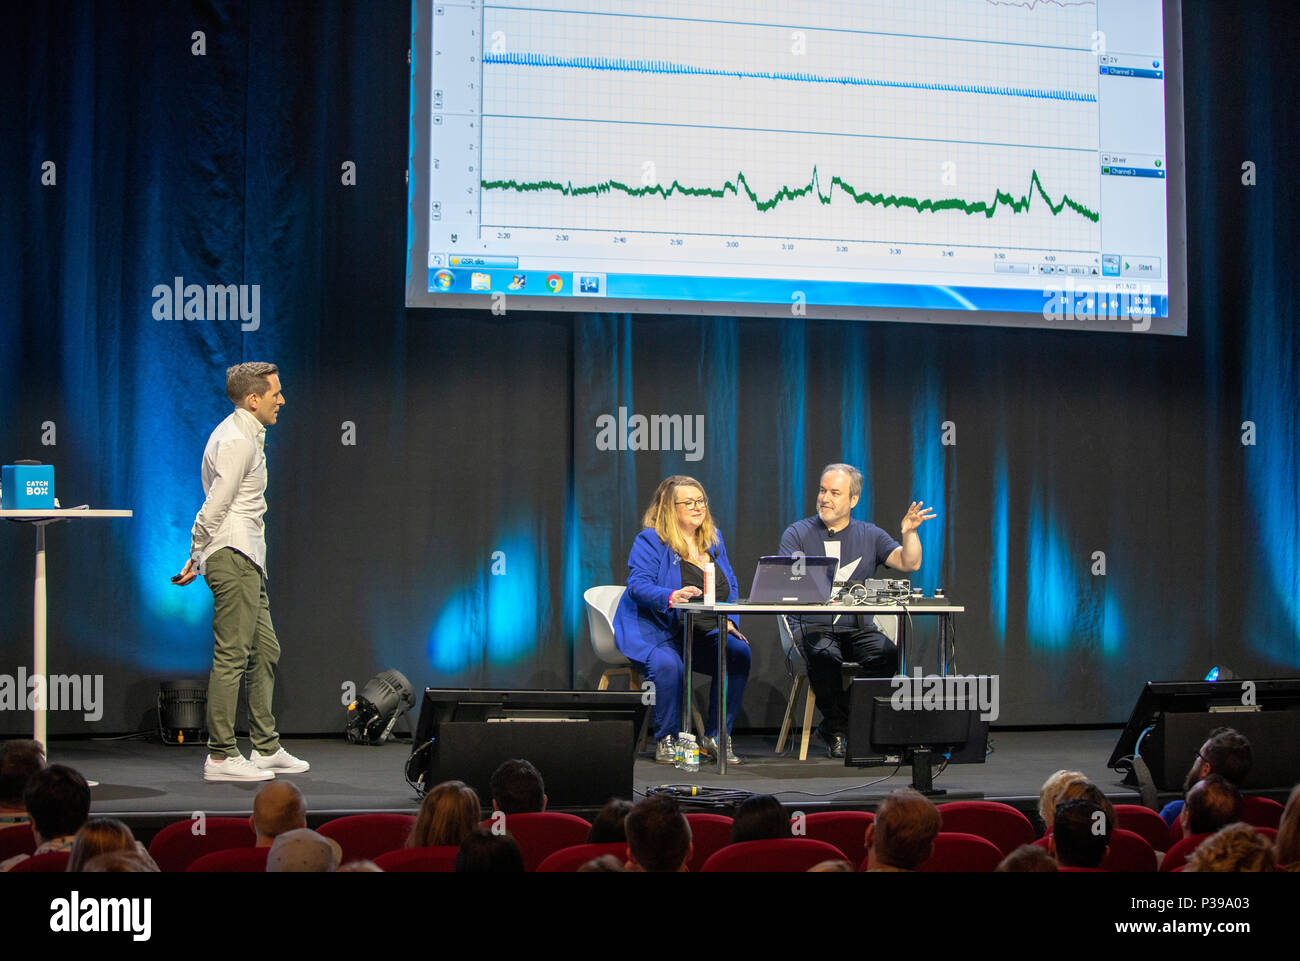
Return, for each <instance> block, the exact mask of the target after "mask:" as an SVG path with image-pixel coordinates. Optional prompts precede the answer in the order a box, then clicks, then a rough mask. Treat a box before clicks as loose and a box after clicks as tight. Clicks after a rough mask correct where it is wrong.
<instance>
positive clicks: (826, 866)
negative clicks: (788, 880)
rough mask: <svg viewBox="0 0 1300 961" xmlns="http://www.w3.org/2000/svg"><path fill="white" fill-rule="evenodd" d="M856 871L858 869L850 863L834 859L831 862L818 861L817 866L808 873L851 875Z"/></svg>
mask: <svg viewBox="0 0 1300 961" xmlns="http://www.w3.org/2000/svg"><path fill="white" fill-rule="evenodd" d="M856 870H857V868H855V867H854V866H853V865H851V864H849V862H848V861H843V860H840V859H839V858H834V859H832V860H830V861H818V862H817V863H816V864H814V865H813V866H812V867H810V868H809V869H808V873H809V874H849V873H851V872H853V871H856Z"/></svg>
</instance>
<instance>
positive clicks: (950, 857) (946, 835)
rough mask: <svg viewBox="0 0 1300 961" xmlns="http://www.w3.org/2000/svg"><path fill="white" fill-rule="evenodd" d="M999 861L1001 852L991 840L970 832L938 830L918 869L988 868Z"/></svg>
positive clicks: (957, 869) (927, 870)
mask: <svg viewBox="0 0 1300 961" xmlns="http://www.w3.org/2000/svg"><path fill="white" fill-rule="evenodd" d="M1001 863H1002V852H1001V851H1000V850H999V849H998V846H997V845H996V844H994V843H993V842H992V841H989V840H987V839H985V838H981V837H977V836H976V835H974V834H958V833H954V832H950V831H940V832H939V835H938V837H936V838H935V839H934V850H933V851H932V852H930V857H929V858H928V859H927V860H926V861H925V863H924V864H922V865H921V866H920V867H918V868H917V870H918V871H924V872H926V873H933V872H939V871H992V870H993V869H995V868H996V867H997V866H998V865H999V864H1001Z"/></svg>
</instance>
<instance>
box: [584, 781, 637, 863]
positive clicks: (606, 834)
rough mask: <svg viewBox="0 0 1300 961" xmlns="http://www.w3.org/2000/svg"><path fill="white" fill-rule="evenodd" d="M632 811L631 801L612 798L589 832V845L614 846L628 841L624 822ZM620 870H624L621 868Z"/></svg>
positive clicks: (597, 816)
mask: <svg viewBox="0 0 1300 961" xmlns="http://www.w3.org/2000/svg"><path fill="white" fill-rule="evenodd" d="M631 810H632V802H631V801H623V800H620V799H619V798H611V799H610V800H608V801H606V802H605V806H604V807H603V808H601V809H600V813H599V814H597V815H596V817H595V820H593V821H592V822H591V830H590V831H588V832H587V843H588V844H614V843H616V842H619V841H626V840H627V831H625V830H624V829H623V822H624V821H625V820H626V819H627V815H628V812H629V811H631ZM620 870H622V869H621V868H620Z"/></svg>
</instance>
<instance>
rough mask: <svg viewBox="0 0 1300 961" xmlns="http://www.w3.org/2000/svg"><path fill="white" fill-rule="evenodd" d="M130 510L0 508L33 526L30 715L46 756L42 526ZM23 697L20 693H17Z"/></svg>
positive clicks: (8, 517) (1, 514) (1, 515)
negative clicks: (34, 681)
mask: <svg viewBox="0 0 1300 961" xmlns="http://www.w3.org/2000/svg"><path fill="white" fill-rule="evenodd" d="M130 516H131V511H120V510H89V509H84V508H83V509H78V508H75V507H68V508H62V509H50V510H23V511H4V510H0V518H3V519H5V520H11V521H24V522H26V523H29V524H34V525H36V586H35V588H34V590H33V592H32V594H33V596H32V620H33V626H32V674H33V675H34V676H39V677H40V678H42V684H41V685H40V687H41V696H40V697H39V698H37V699H36V704H35V710H33V711H32V715H33V719H32V720H33V723H32V727H33V733H32V737H34V738H35V739H36V740H38V741H40V742H41V745H42V746H43V747H44V748H45V751H46V755H47V756H48V754H49V749H50V748H49V744H48V743H46V737H45V735H46V720H45V709H46V700H47V699H48V694H49V683H48V677H47V675H46V673H45V619H46V610H47V608H46V604H45V528H46V527H48V526H49V525H51V524H54V523H56V522H58V521H67V520H74V519H77V518H82V517H130ZM19 696H20V697H24V698H25V694H24V692H19Z"/></svg>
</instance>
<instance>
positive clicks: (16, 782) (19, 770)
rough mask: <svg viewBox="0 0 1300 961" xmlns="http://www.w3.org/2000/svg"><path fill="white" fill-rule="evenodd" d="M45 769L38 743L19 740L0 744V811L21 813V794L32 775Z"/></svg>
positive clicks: (43, 756) (22, 807)
mask: <svg viewBox="0 0 1300 961" xmlns="http://www.w3.org/2000/svg"><path fill="white" fill-rule="evenodd" d="M43 767H45V748H44V747H42V746H41V742H40V741H33V740H31V739H19V740H14V741H5V742H4V743H3V744H0V811H22V810H25V805H24V804H23V792H24V791H25V790H26V789H27V782H28V781H30V780H31V779H32V775H33V774H35V773H36V772H37V771H39V770H40V769H41V768H43Z"/></svg>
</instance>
